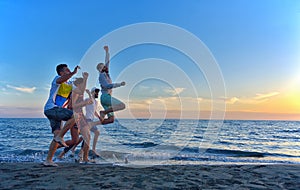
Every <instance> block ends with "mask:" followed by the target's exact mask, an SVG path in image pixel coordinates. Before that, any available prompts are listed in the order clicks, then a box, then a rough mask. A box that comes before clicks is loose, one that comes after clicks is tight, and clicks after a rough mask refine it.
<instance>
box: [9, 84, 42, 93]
mask: <svg viewBox="0 0 300 190" xmlns="http://www.w3.org/2000/svg"><path fill="white" fill-rule="evenodd" d="M6 87H7V88H11V89H14V90H17V91H20V92H25V93H33V92H34V91H35V90H36V87H32V88H28V87H17V86H12V85H6Z"/></svg>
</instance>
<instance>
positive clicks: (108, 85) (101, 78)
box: [99, 74, 125, 89]
mask: <svg viewBox="0 0 300 190" xmlns="http://www.w3.org/2000/svg"><path fill="white" fill-rule="evenodd" d="M99 83H100V85H101V88H104V89H112V88H117V87H120V86H124V85H125V82H121V83H109V82H108V81H107V79H106V77H105V75H102V74H101V75H100V76H99Z"/></svg>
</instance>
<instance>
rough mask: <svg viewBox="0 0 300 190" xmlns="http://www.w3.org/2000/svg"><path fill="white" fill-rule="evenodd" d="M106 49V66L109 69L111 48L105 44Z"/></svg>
mask: <svg viewBox="0 0 300 190" xmlns="http://www.w3.org/2000/svg"><path fill="white" fill-rule="evenodd" d="M104 50H105V66H106V67H107V69H109V63H110V60H109V49H108V46H104Z"/></svg>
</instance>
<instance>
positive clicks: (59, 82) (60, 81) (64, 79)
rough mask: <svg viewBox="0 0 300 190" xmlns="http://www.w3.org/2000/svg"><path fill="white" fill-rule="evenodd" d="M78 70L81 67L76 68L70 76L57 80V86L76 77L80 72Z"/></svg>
mask: <svg viewBox="0 0 300 190" xmlns="http://www.w3.org/2000/svg"><path fill="white" fill-rule="evenodd" d="M78 69H80V67H79V66H76V67H75V68H74V70H73V72H70V73H69V74H66V75H63V76H60V77H59V78H58V79H57V80H56V83H57V84H62V83H64V82H67V81H68V80H69V79H70V78H71V77H72V76H73V75H75V74H76V73H77V71H78Z"/></svg>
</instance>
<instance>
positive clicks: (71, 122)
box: [54, 117, 75, 147]
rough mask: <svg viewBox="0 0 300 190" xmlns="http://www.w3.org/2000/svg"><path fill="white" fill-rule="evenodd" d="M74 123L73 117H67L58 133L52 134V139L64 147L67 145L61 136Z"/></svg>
mask: <svg viewBox="0 0 300 190" xmlns="http://www.w3.org/2000/svg"><path fill="white" fill-rule="evenodd" d="M74 125H75V119H74V117H72V118H71V119H69V120H68V121H67V122H66V124H65V126H64V127H63V128H62V129H61V130H60V131H59V133H58V134H57V135H55V136H54V141H56V142H58V143H59V144H61V145H62V146H64V147H68V145H67V144H66V143H65V141H64V139H63V136H64V135H65V134H66V133H67V131H68V130H69V129H71V127H73V126H74Z"/></svg>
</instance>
